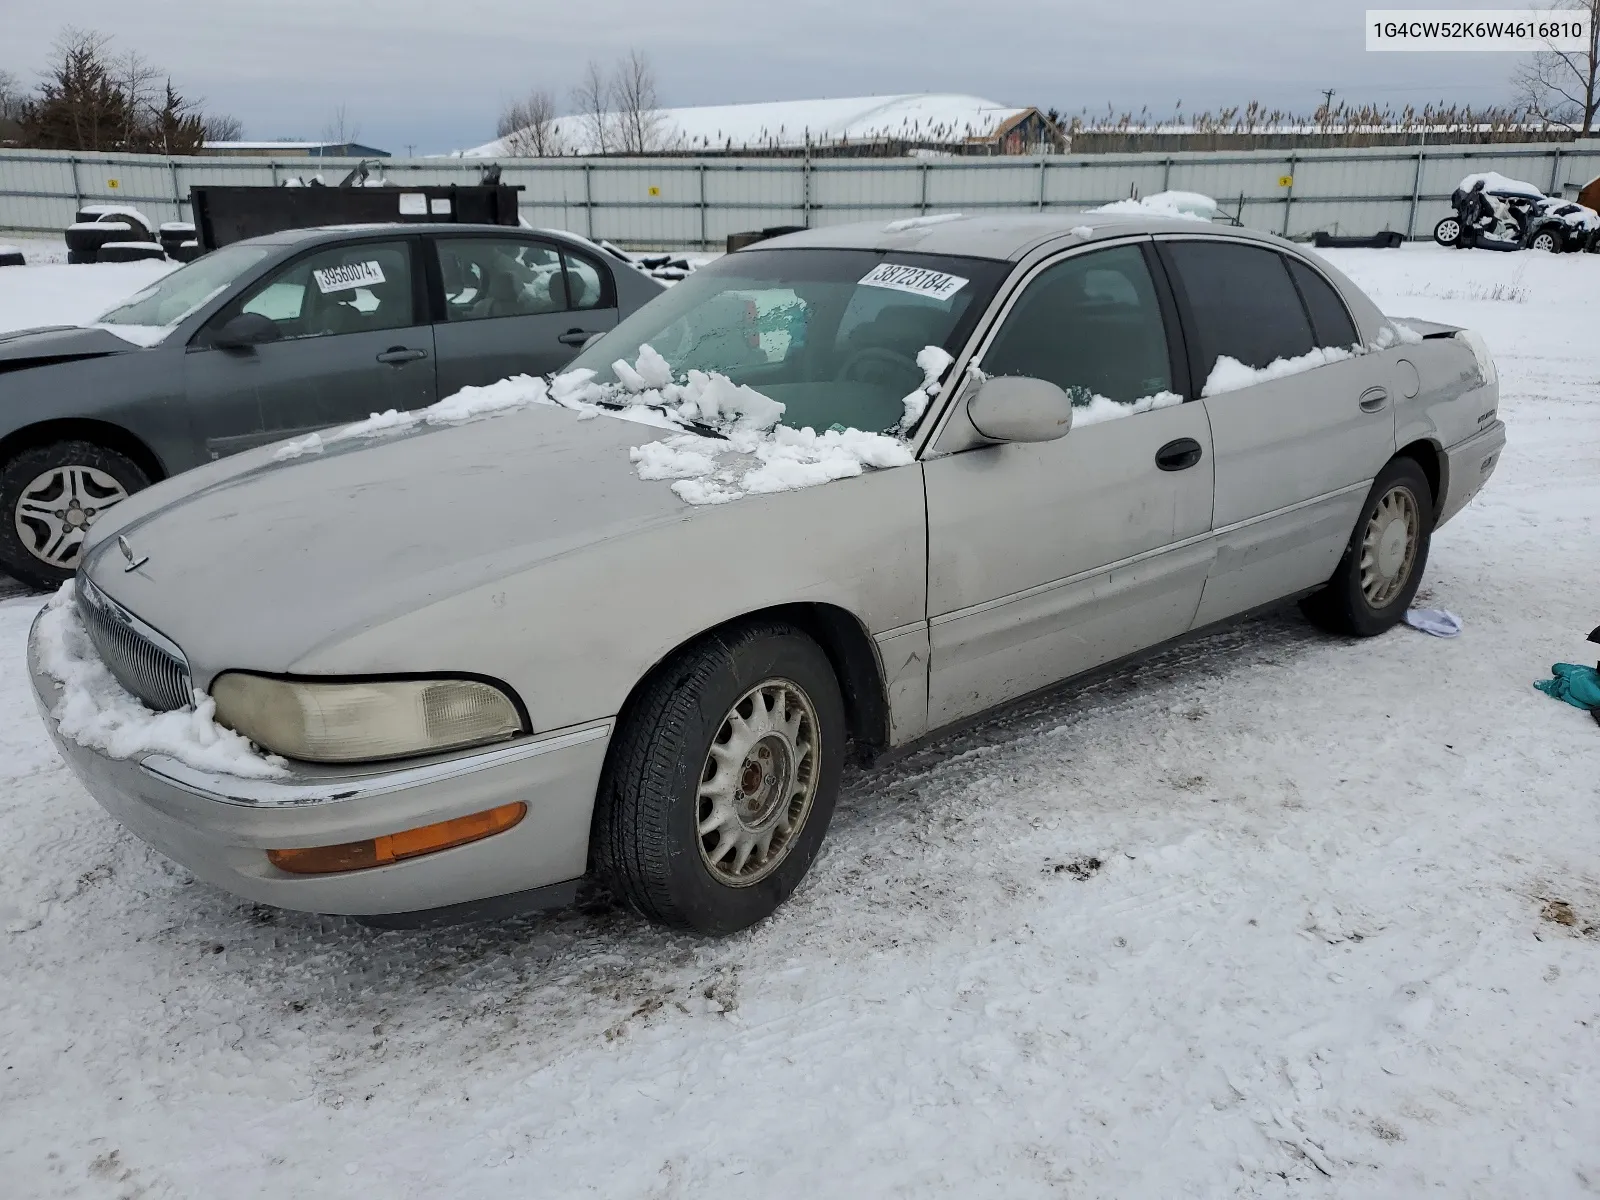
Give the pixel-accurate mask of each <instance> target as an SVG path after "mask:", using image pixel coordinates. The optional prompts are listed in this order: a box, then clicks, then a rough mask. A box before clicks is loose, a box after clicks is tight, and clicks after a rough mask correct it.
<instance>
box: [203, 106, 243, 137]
mask: <svg viewBox="0 0 1600 1200" xmlns="http://www.w3.org/2000/svg"><path fill="white" fill-rule="evenodd" d="M205 129H206V141H208V142H237V141H239V140H240V139H241V138H243V137H244V122H243V121H241V120H239V118H238V117H235V116H231V115H229V114H228V113H211V114H209V115H207V117H206V119H205Z"/></svg>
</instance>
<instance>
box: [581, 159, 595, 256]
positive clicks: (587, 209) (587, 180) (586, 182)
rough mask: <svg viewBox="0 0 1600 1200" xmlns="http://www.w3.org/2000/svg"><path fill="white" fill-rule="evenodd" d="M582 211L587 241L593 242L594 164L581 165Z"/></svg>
mask: <svg viewBox="0 0 1600 1200" xmlns="http://www.w3.org/2000/svg"><path fill="white" fill-rule="evenodd" d="M583 211H584V221H585V223H584V228H585V230H587V231H588V237H589V240H590V241H591V242H592V241H594V164H593V163H591V162H586V163H584V164H583Z"/></svg>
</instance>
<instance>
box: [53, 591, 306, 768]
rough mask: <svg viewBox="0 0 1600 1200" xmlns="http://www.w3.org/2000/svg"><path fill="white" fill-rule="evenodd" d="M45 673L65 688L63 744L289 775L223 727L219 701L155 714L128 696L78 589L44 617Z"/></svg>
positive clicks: (59, 596) (205, 699) (58, 707)
mask: <svg viewBox="0 0 1600 1200" xmlns="http://www.w3.org/2000/svg"><path fill="white" fill-rule="evenodd" d="M39 666H40V668H41V669H42V670H43V671H44V673H45V674H46V675H48V676H50V678H52V679H54V680H55V681H56V682H57V683H59V684H61V688H62V690H61V696H60V699H58V700H57V701H56V704H55V707H54V708H52V709H51V710H50V715H51V716H52V717H54V718H55V719H56V722H57V723H58V724H59V726H60V729H61V734H62V736H63V737H68V738H71V739H72V740H73V741H75V742H77V743H78V745H80V746H86V747H88V748H89V749H91V750H101V751H104V752H105V753H106V754H109V755H110V756H111V757H112V758H140V757H142V756H144V755H146V754H166V755H169V756H171V757H172V758H175V759H177V760H178V761H179V762H183V763H187V764H188V765H189V766H191V767H194V768H196V769H197V770H201V771H220V772H222V773H224V774H228V775H242V776H245V777H248V778H253V779H262V778H267V777H270V776H275V775H284V774H287V767H286V765H285V763H284V760H283V759H281V758H279V757H277V756H276V755H264V754H262V753H261V752H260V751H258V750H257V749H256V748H255V747H254V746H253V745H251V744H250V742H249V741H248V740H247V739H246V738H244V737H241V736H240V735H239V734H237V733H235V732H234V731H233V730H231V729H224V728H223V727H222V726H220V725H218V724H217V722H216V720H215V716H216V709H217V706H216V702H215V701H213V700H212V699H211V697H210V696H207V695H205V694H204V693H203V692H199V691H197V692H195V694H194V699H195V706H194V707H193V708H187V709H179V710H176V711H174V712H164V713H158V712H152V711H151V710H150V709H148V708H146V707H145V706H144V705H143V704H142V703H141V702H140V701H139V699H138V697H136V696H134V695H132V694H131V693H129V692H128V691H127V689H125V688H124V687H123V686H122V685H121V684H120V683H118V682H117V681H116V678H115V677H114V676H113V675H112V674H111V672H110V670H109V669H107V667H106V665H105V663H104V662H102V661H101V659H100V656H99V654H97V653H96V652H95V649H94V643H93V642H91V641H90V640H89V632H88V630H86V629H85V628H84V627H83V622H82V620H80V619H79V617H78V608H77V604H76V602H75V601H74V599H73V582H72V580H68V581H67V582H66V583H64V584H62V585H61V587H60V589H59V590H57V592H56V594H55V595H54V596H52V597H50V600H49V603H47V604H46V605H45V609H44V614H43V615H42V616H41V617H40V618H39Z"/></svg>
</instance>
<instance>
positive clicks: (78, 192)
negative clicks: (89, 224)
mask: <svg viewBox="0 0 1600 1200" xmlns="http://www.w3.org/2000/svg"><path fill="white" fill-rule="evenodd" d="M71 161H72V195H73V198H74V200H75V201H76V204H77V208H82V207H83V184H81V183H79V182H78V156H77V155H73V156H72V160H71ZM77 208H75V209H74V210H73V213H72V219H73V220H74V221H76V220H77V219H78V213H77Z"/></svg>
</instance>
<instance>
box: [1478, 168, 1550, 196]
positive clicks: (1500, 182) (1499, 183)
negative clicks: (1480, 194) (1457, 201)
mask: <svg viewBox="0 0 1600 1200" xmlns="http://www.w3.org/2000/svg"><path fill="white" fill-rule="evenodd" d="M1480 179H1481V180H1482V181H1483V190H1484V191H1486V192H1507V193H1509V194H1511V195H1513V196H1527V197H1529V198H1530V199H1533V200H1543V199H1544V198H1545V196H1544V192H1543V191H1542V190H1541V189H1539V188H1536V187H1534V186H1533V184H1531V183H1526V182H1524V181H1523V180H1521V179H1512V178H1510V177H1509V176H1506V175H1502V174H1500V172H1499V171H1480V172H1478V173H1477V174H1476V175H1468V176H1467V177H1466V178H1465V179H1463V180H1462V181H1461V182H1460V183H1458V184H1456V187H1458V188H1459V189H1461V190H1462V191H1463V192H1470V191H1471V190H1472V189H1473V188H1474V187H1475V186H1476V185H1477V183H1478V181H1479V180H1480Z"/></svg>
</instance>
